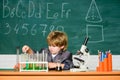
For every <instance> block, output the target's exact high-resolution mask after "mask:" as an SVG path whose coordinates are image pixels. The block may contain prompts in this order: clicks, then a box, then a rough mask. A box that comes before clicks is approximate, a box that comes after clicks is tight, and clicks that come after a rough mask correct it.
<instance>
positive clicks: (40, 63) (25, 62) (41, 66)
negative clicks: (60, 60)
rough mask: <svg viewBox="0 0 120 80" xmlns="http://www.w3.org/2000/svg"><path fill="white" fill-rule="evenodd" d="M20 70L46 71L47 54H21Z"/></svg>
mask: <svg viewBox="0 0 120 80" xmlns="http://www.w3.org/2000/svg"><path fill="white" fill-rule="evenodd" d="M19 63H20V72H22V71H42V72H48V62H47V54H45V53H44V52H43V53H41V54H39V53H38V52H37V54H31V55H30V54H24V53H23V54H21V57H20V62H19Z"/></svg>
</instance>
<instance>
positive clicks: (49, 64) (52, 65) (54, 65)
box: [48, 62, 57, 68]
mask: <svg viewBox="0 0 120 80" xmlns="http://www.w3.org/2000/svg"><path fill="white" fill-rule="evenodd" d="M48 67H49V68H56V67H57V64H56V63H52V62H49V63H48Z"/></svg>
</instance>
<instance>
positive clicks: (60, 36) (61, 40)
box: [47, 31, 68, 50]
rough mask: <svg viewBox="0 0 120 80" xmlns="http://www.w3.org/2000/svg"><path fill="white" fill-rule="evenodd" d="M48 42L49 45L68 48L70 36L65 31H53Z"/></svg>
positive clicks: (48, 37)
mask: <svg viewBox="0 0 120 80" xmlns="http://www.w3.org/2000/svg"><path fill="white" fill-rule="evenodd" d="M47 42H48V45H49V46H58V47H62V46H64V48H63V50H66V49H67V46H68V37H67V35H66V33H65V32H62V31H52V32H50V33H49V35H48V36H47Z"/></svg>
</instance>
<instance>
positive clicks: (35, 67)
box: [20, 62, 48, 72]
mask: <svg viewBox="0 0 120 80" xmlns="http://www.w3.org/2000/svg"><path fill="white" fill-rule="evenodd" d="M23 71H33V72H34V71H37V72H48V62H20V72H23Z"/></svg>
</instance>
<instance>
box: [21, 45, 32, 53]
mask: <svg viewBox="0 0 120 80" xmlns="http://www.w3.org/2000/svg"><path fill="white" fill-rule="evenodd" d="M29 49H30V48H29V46H27V45H25V46H23V48H22V52H24V53H27V52H28V50H29Z"/></svg>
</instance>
